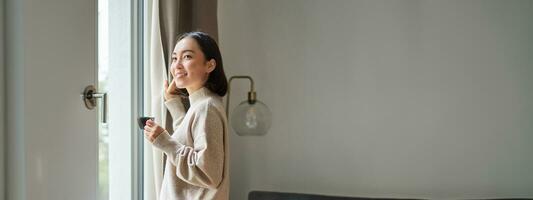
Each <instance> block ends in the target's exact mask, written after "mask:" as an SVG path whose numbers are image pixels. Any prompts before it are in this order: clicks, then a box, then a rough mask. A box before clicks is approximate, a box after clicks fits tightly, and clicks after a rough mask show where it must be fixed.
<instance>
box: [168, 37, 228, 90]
mask: <svg viewBox="0 0 533 200" xmlns="http://www.w3.org/2000/svg"><path fill="white" fill-rule="evenodd" d="M185 38H193V39H194V40H195V41H196V43H198V45H199V46H200V49H201V50H202V52H203V53H204V56H205V60H206V61H209V60H211V59H215V62H216V66H215V69H214V70H213V71H212V72H211V73H209V77H208V78H207V81H206V82H205V85H204V87H205V88H207V89H209V90H210V91H211V92H213V93H215V94H218V95H219V96H224V95H226V92H227V91H228V80H227V79H226V74H225V73H224V65H223V64H222V55H221V54H220V49H219V48H218V44H217V42H216V41H215V40H214V39H213V38H212V37H211V36H209V35H207V33H204V32H187V33H183V34H181V35H180V36H179V37H178V40H177V42H179V41H181V40H182V39H185ZM180 92H181V93H183V94H186V95H188V94H187V90H185V89H180Z"/></svg>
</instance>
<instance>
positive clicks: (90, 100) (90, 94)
mask: <svg viewBox="0 0 533 200" xmlns="http://www.w3.org/2000/svg"><path fill="white" fill-rule="evenodd" d="M81 97H82V100H83V102H84V103H85V107H86V108H87V109H89V110H92V109H94V108H95V107H96V99H97V98H98V99H101V100H102V102H103V105H102V110H103V112H102V115H103V116H102V123H104V124H105V123H107V93H98V92H96V88H95V87H94V85H89V86H87V87H85V90H83V94H81Z"/></svg>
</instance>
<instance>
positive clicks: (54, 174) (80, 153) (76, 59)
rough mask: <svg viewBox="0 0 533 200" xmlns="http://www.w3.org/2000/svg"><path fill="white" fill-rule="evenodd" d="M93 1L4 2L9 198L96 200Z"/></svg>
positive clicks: (96, 124) (28, 0) (96, 114)
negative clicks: (89, 89) (85, 97)
mask: <svg viewBox="0 0 533 200" xmlns="http://www.w3.org/2000/svg"><path fill="white" fill-rule="evenodd" d="M96 14H97V3H96V0H52V1H42V0H6V16H7V17H6V38H7V39H6V47H7V49H8V50H7V51H6V79H7V80H6V81H7V88H6V92H7V95H6V98H7V106H6V108H7V115H6V116H10V117H8V118H9V119H7V123H6V126H7V131H6V133H7V134H6V135H7V142H6V144H7V157H8V161H7V168H8V169H7V170H8V171H7V174H8V175H7V178H8V180H7V183H6V186H7V190H6V192H7V199H10V200H21V199H24V200H25V199H28V200H33V199H40V200H70V199H76V200H95V199H97V195H98V189H97V187H98V182H97V178H98V121H97V119H98V112H97V109H93V110H88V109H87V108H86V107H85V106H84V104H83V102H82V98H81V96H80V95H81V93H82V91H83V89H84V88H85V87H86V86H87V85H96V83H97V56H96V55H97V28H96V27H97V16H96Z"/></svg>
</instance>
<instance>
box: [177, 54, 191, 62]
mask: <svg viewBox="0 0 533 200" xmlns="http://www.w3.org/2000/svg"><path fill="white" fill-rule="evenodd" d="M182 57H183V59H186V60H190V59H192V56H191V55H183V56H182ZM176 60H178V57H174V56H172V62H174V61H176Z"/></svg>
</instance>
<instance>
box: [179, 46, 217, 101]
mask: <svg viewBox="0 0 533 200" xmlns="http://www.w3.org/2000/svg"><path fill="white" fill-rule="evenodd" d="M215 65H216V63H215V60H214V59H211V60H209V61H207V60H206V59H205V55H204V53H203V52H202V50H201V49H200V46H199V45H198V43H197V42H196V40H195V39H193V38H190V37H186V38H184V39H182V40H180V41H179V42H178V43H177V44H176V46H175V47H174V52H173V53H172V64H171V67H170V73H172V75H173V76H174V80H175V83H176V87H177V88H185V89H187V91H188V92H189V94H191V93H192V92H194V91H196V90H197V89H200V88H201V87H203V85H204V84H205V82H206V81H207V78H208V77H209V73H210V72H211V71H213V70H214V69H215Z"/></svg>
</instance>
